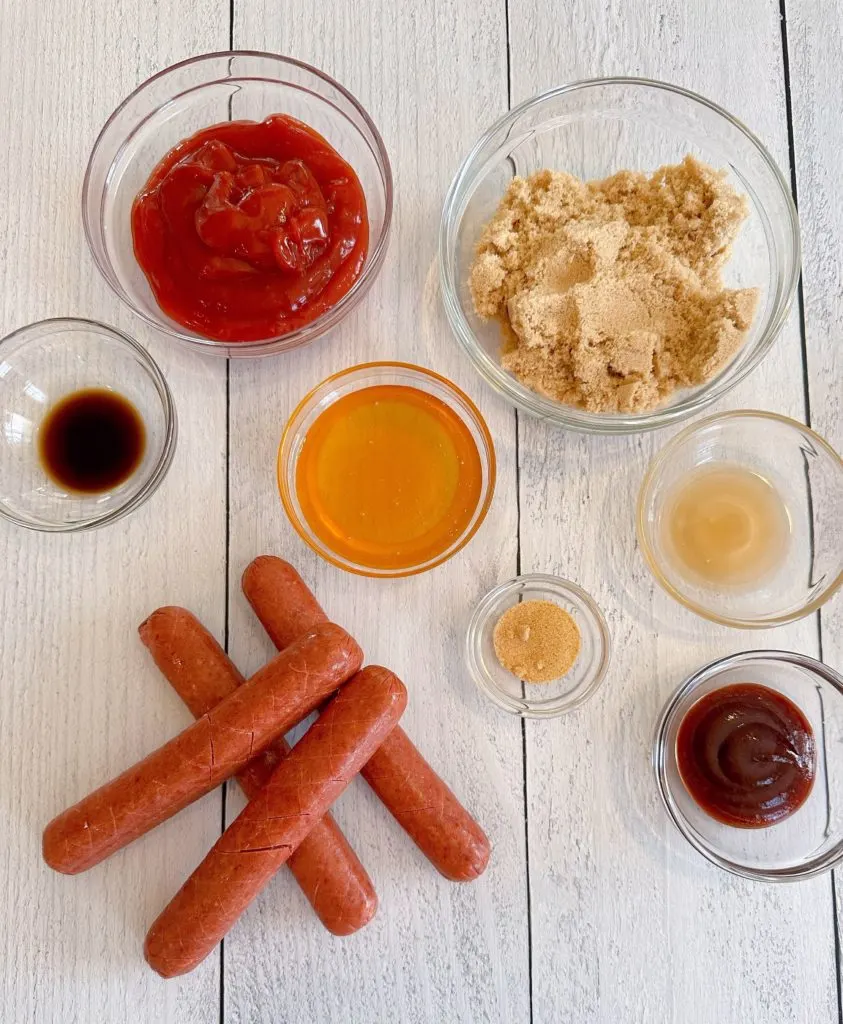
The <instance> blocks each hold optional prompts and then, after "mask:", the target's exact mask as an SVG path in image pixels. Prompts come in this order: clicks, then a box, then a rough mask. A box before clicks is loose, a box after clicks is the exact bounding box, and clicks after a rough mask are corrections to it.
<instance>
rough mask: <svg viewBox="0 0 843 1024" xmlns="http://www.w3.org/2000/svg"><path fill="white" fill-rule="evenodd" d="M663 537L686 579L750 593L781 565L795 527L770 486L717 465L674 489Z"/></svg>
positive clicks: (735, 469) (696, 472) (739, 470)
mask: <svg viewBox="0 0 843 1024" xmlns="http://www.w3.org/2000/svg"><path fill="white" fill-rule="evenodd" d="M662 534H663V543H664V547H665V550H666V552H667V553H668V555H669V556H670V558H671V561H673V563H674V566H675V568H676V569H677V570H678V571H679V572H681V573H682V574H683V575H685V576H687V577H689V578H691V579H693V580H695V581H696V582H699V583H702V584H704V585H708V586H723V587H746V586H752V585H753V584H757V583H760V582H762V581H763V580H764V579H765V578H767V577H769V576H771V575H772V574H773V573H774V572H775V570H776V569H778V568H779V567H780V566H781V565H782V564H783V562H784V560H785V558H786V556H787V550H788V546H789V544H790V534H791V524H790V516H789V514H788V511H787V507H786V505H785V503H784V501H782V498H781V495H780V494H779V492H778V491H777V490H776V488H775V487H774V486H773V484H771V483H770V481H769V480H767V479H766V478H765V477H763V476H761V475H760V474H759V473H755V472H753V470H751V469H748V468H746V467H744V466H738V465H730V464H728V463H713V464H710V465H707V466H703V467H701V468H700V469H697V470H694V471H692V472H691V473H689V474H688V475H687V476H686V477H684V478H683V479H681V480H680V481H679V482H678V483H677V484H676V485H675V486H674V488H673V490H672V492H671V493H670V494H669V495H668V496H667V498H666V499H665V506H664V512H663V514H662Z"/></svg>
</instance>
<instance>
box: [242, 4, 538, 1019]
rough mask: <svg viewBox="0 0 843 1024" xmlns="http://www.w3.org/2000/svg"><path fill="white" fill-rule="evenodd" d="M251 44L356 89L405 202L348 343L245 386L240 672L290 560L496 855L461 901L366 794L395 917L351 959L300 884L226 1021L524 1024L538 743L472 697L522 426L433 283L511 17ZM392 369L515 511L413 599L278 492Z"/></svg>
mask: <svg viewBox="0 0 843 1024" xmlns="http://www.w3.org/2000/svg"><path fill="white" fill-rule="evenodd" d="M234 42H235V45H236V46H237V47H245V48H248V47H261V48H266V49H270V50H276V51H279V52H282V53H289V54H293V55H295V56H296V57H298V58H300V59H302V60H305V61H309V62H311V63H313V64H315V65H316V66H317V67H320V68H322V69H323V70H325V71H327V72H328V73H329V74H331V75H334V76H335V77H336V78H337V79H338V80H339V81H340V82H342V83H343V84H344V85H345V86H346V87H348V88H349V89H350V90H351V91H352V92H353V93H354V94H355V95H356V96H357V97H358V98H359V99H360V100H361V102H362V103H363V105H364V106H365V107H366V108H367V109H368V110H369V112H370V113H371V115H372V117H373V119H374V121H375V123H376V124H377V125H378V127H379V128H380V130H381V132H382V134H383V136H384V139H385V142H386V146H387V149H388V151H389V154H390V158H391V160H392V167H393V172H394V175H395V184H396V202H395V220H394V233H393V236H392V241H391V245H390V251H389V253H388V256H387V260H386V263H385V265H384V268H383V271H382V273H381V275H380V277H379V279H378V280H377V282H376V283H375V285H374V287H373V289H372V291H371V293H370V294H369V296H368V297H367V298H366V300H365V301H364V302H363V304H362V306H361V307H359V308H358V309H357V311H355V313H353V314H352V315H351V316H350V317H349V319H348V320H347V321H346V322H345V323H344V324H343V325H342V326H341V327H340V328H339V329H338V330H336V331H335V332H334V333H333V334H332V335H330V336H328V337H326V338H323V339H321V340H320V341H318V342H316V343H315V344H314V345H312V346H311V347H309V348H307V349H304V350H300V351H297V352H294V353H291V354H290V355H288V356H285V357H283V358H278V359H272V360H267V361H262V362H255V363H250V364H248V365H246V364H239V363H233V364H232V370H231V373H232V377H231V424H232V429H231V437H232V451H231V494H232V501H231V639H232V645H231V649H232V654H233V657H234V658H235V660H236V661H237V662H238V664H240V667H241V668H242V669H244V670H245V671H249V670H250V669H251V668H253V667H254V665H255V664H256V663H257V662H259V661H260V660H261V659H263V658H265V657H266V656H267V654H268V653H269V650H270V647H269V644H268V643H267V642H266V640H265V639H264V638H263V637H262V636H261V635H260V630H259V627H258V626H257V624H256V622H255V621H254V619H253V617H252V615H251V613H250V612H249V611H248V609H247V607H246V604H245V601H244V599H243V598H242V595H241V594H240V593H239V578H240V574H241V573H242V571H243V569H244V568H245V566H246V564H247V563H248V562H249V560H250V559H251V558H252V557H254V556H255V555H256V554H258V553H260V552H263V551H269V552H273V553H277V554H281V555H283V556H284V557H285V558H288V559H290V560H291V561H292V562H293V563H294V564H295V565H296V566H297V567H298V568H299V569H300V571H301V572H302V574H303V576H304V577H305V579H306V580H307V582H308V583H309V584H310V585H311V586H312V587H313V588H314V589H315V591H316V593H317V596H318V597H319V598H320V600H321V601H322V603H323V604H324V606H325V608H326V610H327V611H328V613H329V615H331V616H332V617H334V618H336V619H337V620H338V621H339V622H340V623H341V624H343V625H345V626H346V627H347V628H349V629H350V630H351V631H352V633H353V634H354V635H355V636H356V637H357V638H358V640H359V641H360V642H361V643H362V644H363V646H364V648H365V650H366V653H367V657H368V660H369V661H371V662H376V663H380V664H383V665H385V666H387V667H388V668H391V669H392V670H393V671H395V672H396V673H397V674H398V675H399V676H400V677H401V679H402V680H403V681H404V682H405V684H406V685H407V688H408V690H409V693H410V703H409V707H408V710H407V712H406V714H405V716H404V719H403V721H402V724H403V725H404V726H405V728H406V731H407V733H408V734H409V735H410V737H411V738H412V739H413V740H414V741H415V742H416V743H417V745H418V746H419V748H420V749H421V751H422V753H423V754H424V755H425V756H426V757H427V758H428V759H429V760H430V762H431V764H432V765H433V766H434V768H435V769H436V770H437V771H438V772H439V773H440V774H441V775H442V776H443V777H444V779H445V780H446V782H448V783H449V784H450V785H451V786H452V788H453V789H454V790H455V791H456V793H457V795H458V796H459V797H460V799H461V800H463V801H464V803H465V804H466V806H467V807H468V808H469V810H471V811H472V812H473V813H474V814H475V815H476V816H477V818H478V819H479V821H480V822H481V824H482V825H483V827H484V828H485V829H486V830H487V832H488V833H489V836H490V838H491V841H492V845H493V853H492V860H491V864H490V866H489V869H488V871H487V872H486V874H485V875H484V876H483V877H482V878H480V879H479V880H478V881H476V882H473V883H471V884H467V885H455V884H454V883H451V882H448V881H446V880H445V879H443V878H441V877H439V876H438V875H437V874H436V872H435V871H434V870H433V868H432V867H431V866H430V864H428V862H427V861H426V860H425V859H424V858H423V857H422V856H421V854H420V853H419V852H418V851H417V850H416V849H415V847H414V846H413V845H412V843H411V842H410V841H409V840H408V838H407V837H406V836H405V835H404V834H403V833H402V832H401V830H400V829H399V828H398V827H397V826H396V825H395V823H394V821H393V820H392V818H391V817H390V816H389V814H388V812H387V811H386V810H385V809H384V808H383V807H382V806H381V805H380V804H379V803H378V801H377V800H376V799H375V797H374V796H373V794H372V793H371V792H370V791H369V790H368V789H367V787H366V786H365V785H363V784H362V783H361V782H359V781H358V782H356V783H355V784H354V785H353V786H352V787H351V788H350V790H349V792H347V793H346V794H345V795H344V796H343V798H342V800H341V801H340V802H339V804H338V805H337V807H336V808H335V812H336V817H337V820H338V822H339V823H340V825H341V826H342V828H343V830H344V831H345V832H346V835H347V836H348V838H349V840H350V841H351V843H352V845H353V846H354V849H355V850H356V851H357V852H358V854H359V856H360V858H361V860H362V861H363V863H364V864H365V866H366V868H367V870H368V871H369V872H370V874H371V876H372V879H373V881H374V883H375V887H376V888H377V890H378V896H379V900H380V906H379V910H378V914H377V916H376V917H375V919H374V921H373V922H372V923H371V924H370V925H368V926H367V927H366V928H364V929H363V930H362V931H361V932H359V933H358V934H356V935H353V936H350V937H348V938H346V939H341V940H340V939H335V938H332V937H331V936H330V935H328V934H327V933H325V931H324V930H323V929H322V928H320V926H319V924H318V922H317V921H316V920H315V919H314V918H313V916H312V914H311V913H310V910H309V908H308V907H307V906H306V904H305V903H304V900H303V899H302V897H301V895H300V894H299V893H298V892H296V891H295V889H294V887H292V886H291V885H289V883H288V880H287V879H286V878H283V877H278V878H276V879H274V881H273V883H272V885H271V886H270V887H269V888H268V890H267V891H266V892H265V893H264V894H263V896H262V897H261V898H260V899H259V900H258V902H257V903H256V904H255V905H254V906H253V907H252V908H251V909H250V911H249V912H248V913H247V914H246V915H245V917H244V918H243V919H242V920H241V921H240V923H239V925H238V927H237V928H236V929H235V930H234V931H233V932H232V933H231V934H230V935H229V937H228V938H227V939H226V941H225V954H224V969H225V1007H226V1019H227V1020H228V1021H231V1022H238V1024H264V1022H269V1021H276V1020H284V1021H289V1022H305V1021H307V1022H313V1024H323V1022H324V1024H327V1022H338V1021H343V1022H348V1024H381V1022H384V1024H385V1022H388V1021H394V1020H401V1021H406V1022H408V1024H409V1022H418V1024H421V1022H429V1024H434V1022H437V1024H438V1022H440V1021H448V1022H449V1024H459V1022H465V1024H469V1022H476V1024H483V1022H490V1024H491V1022H497V1021H500V1020H513V1021H519V1022H521V1021H526V1020H528V1018H529V986H528V975H527V971H528V965H527V958H528V945H527V921H526V874H525V860H524V817H523V814H524V811H523V804H522V792H523V779H522V770H521V769H522V757H521V732H520V727H519V725H518V723H517V722H516V721H514V720H512V719H510V718H507V717H505V716H501V715H499V714H497V713H496V712H495V711H494V710H493V709H491V707H490V706H489V705H488V704H486V703H485V702H484V701H483V700H482V698H480V697H479V696H478V694H477V693H476V692H475V691H474V688H473V685H472V683H471V682H470V680H469V679H468V677H467V675H466V672H465V670H464V668H463V658H462V640H463V631H464V628H465V625H466V620H467V617H468V615H469V613H470V609H471V607H472V605H473V603H474V602H475V601H476V600H477V599H478V598H479V597H480V595H481V594H482V593H483V592H484V591H485V590H486V589H487V588H488V587H490V586H492V585H493V584H495V583H497V582H499V581H501V580H503V579H506V578H508V577H510V576H512V575H514V573H515V551H516V543H515V538H516V503H515V473H514V470H515V453H514V448H513V440H514V420H513V415H512V413H511V411H510V410H509V409H508V408H507V407H506V406H504V405H503V404H502V403H501V402H499V401H497V400H496V399H495V398H494V397H493V396H491V395H490V394H489V393H488V392H487V391H484V390H483V388H482V387H480V386H479V383H478V381H477V380H476V379H475V378H474V376H473V375H472V372H471V369H470V367H469V366H468V365H467V363H466V362H465V361H464V360H463V359H462V358H461V357H460V355H459V354H458V352H457V348H456V343H455V342H454V340H453V339H452V337H451V335H450V332H449V329H448V326H447V323H446V321H445V318H444V314H443V312H442V309H441V303H440V299H439V295H438V284H437V272H436V267H435V255H436V239H437V230H438V223H439V215H440V211H441V206H442V201H443V199H444V194H445V190H446V188H447V185H448V183H449V181H450V178H451V176H452V174H453V172H454V171H455V170H456V167H457V165H458V163H459V161H460V159H461V158H462V156H463V154H464V153H465V152H466V151H467V149H468V147H469V146H470V145H471V143H472V141H473V139H474V137H475V135H476V134H477V130H478V127H479V126H480V125H481V124H485V123H488V122H489V121H490V120H491V119H492V118H493V117H494V116H495V115H496V114H497V113H498V111H499V110H500V109H502V108H503V107H504V106H505V104H506V40H505V24H504V8H503V4H502V3H501V2H499V0H494V2H493V0H489V2H484V0H477V2H474V3H472V5H471V7H470V9H469V8H468V7H467V6H466V5H465V4H461V3H459V0H444V2H441V0H440V2H436V3H432V2H429V0H425V2H423V3H420V4H413V3H401V4H395V3H392V2H391V0H377V2H375V3H371V4H369V5H367V7H366V11H365V15H363V13H362V12H361V9H360V7H359V5H358V4H355V3H353V2H351V0H340V2H336V3H331V4H328V3H319V4H315V5H314V4H311V3H305V2H303V0H293V2H290V3H285V4H276V3H270V2H263V0H238V2H237V5H236V19H235V32H234ZM390 358H397V359H404V360H407V361H410V362H417V363H421V364H422V365H427V366H433V367H435V368H436V369H437V370H439V371H440V372H442V373H444V374H446V375H447V376H449V377H451V378H452V379H454V380H455V381H456V382H457V383H458V384H459V385H461V386H463V387H465V389H466V390H467V391H468V392H469V394H471V395H472V397H475V398H476V399H478V400H479V403H480V406H481V409H482V411H483V413H484V415H485V416H486V417H487V419H488V422H489V426H490V428H491V430H492V431H493V433H494V435H495V438H496V443H497V447H498V460H499V477H498V486H497V496H496V499H495V502H494V505H493V508H492V511H491V513H490V515H489V517H488V519H487V521H486V523H485V525H484V526H483V528H482V531H481V532H480V534H479V535H478V536H477V538H476V539H475V540H474V541H473V542H472V543H471V544H470V545H469V546H468V547H467V548H466V549H465V550H464V551H463V552H461V553H460V554H459V555H458V556H457V557H455V558H454V559H453V560H452V561H451V562H449V563H448V564H446V565H444V566H442V567H440V568H439V569H436V570H434V571H432V572H430V573H426V574H424V575H422V576H418V577H414V578H411V579H408V580H403V581H393V582H388V581H380V580H367V579H363V578H355V577H352V576H349V575H346V574H344V573H342V572H341V571H339V570H337V569H334V568H332V567H330V566H328V565H326V564H324V563H322V562H320V561H319V560H318V559H317V558H316V557H315V556H314V555H313V554H311V553H310V551H309V550H308V549H306V548H305V547H304V545H303V544H302V543H301V542H300V541H298V540H297V539H296V538H295V536H294V535H293V533H292V531H291V529H290V528H289V526H288V524H287V522H286V518H285V516H284V513H283V511H282V509H281V506H280V502H279V499H278V494H277V490H276V485H275V479H274V462H275V452H276V448H277V445H278V440H279V436H280V433H281V429H282V427H283V424H284V422H285V420H286V417H287V416H288V415H289V413H290V412H291V411H292V408H293V407H294V405H295V404H296V402H297V401H298V399H299V398H300V397H301V396H302V395H303V394H304V393H305V392H306V391H307V390H308V389H309V388H310V387H312V386H313V385H314V384H316V383H318V382H319V381H320V380H321V379H322V378H324V377H325V376H327V375H328V374H329V373H331V372H334V371H337V370H339V369H341V368H343V367H346V366H350V365H353V364H354V363H358V362H363V361H365V360H367V359H390ZM233 802H234V801H232V800H230V801H229V804H231V803H233ZM237 806H239V805H237ZM234 809H235V810H236V807H235V808H234Z"/></svg>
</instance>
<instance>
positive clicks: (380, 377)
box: [278, 362, 495, 577]
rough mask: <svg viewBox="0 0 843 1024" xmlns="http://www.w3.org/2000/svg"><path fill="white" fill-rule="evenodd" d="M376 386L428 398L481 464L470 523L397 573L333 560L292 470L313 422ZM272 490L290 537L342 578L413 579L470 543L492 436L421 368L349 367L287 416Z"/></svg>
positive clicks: (483, 502)
mask: <svg viewBox="0 0 843 1024" xmlns="http://www.w3.org/2000/svg"><path fill="white" fill-rule="evenodd" d="M378 384H399V385H403V386H404V387H411V388H417V389H420V390H422V391H425V392H426V393H427V394H430V395H434V396H435V397H436V398H438V399H439V400H440V401H442V402H444V403H445V404H446V405H447V406H448V407H449V408H450V409H451V410H453V411H454V412H455V413H456V414H457V415H458V416H459V417H460V419H461V420H462V421H463V423H464V424H465V425H466V426H467V427H468V429H469V431H470V432H471V436H472V438H473V439H474V442H475V444H476V445H477V452H478V454H479V456H480V464H481V472H482V479H481V486H480V494H479V496H478V500H477V507H476V508H475V510H474V514H473V515H472V517H471V519H470V521H469V522H468V524H467V526H466V528H465V530H464V531H463V533H462V534H461V536H459V537H457V538H456V539H455V540H454V541H453V543H452V544H451V545H450V546H449V547H448V548H446V549H445V550H444V551H443V552H441V553H440V554H439V555H437V556H436V557H435V558H431V559H429V560H428V561H426V562H422V563H420V564H418V565H408V566H403V567H400V568H390V569H381V568H377V567H372V566H368V565H363V564H360V563H357V562H352V561H349V560H348V559H347V558H346V557H345V556H344V555H341V554H338V553H337V552H335V551H333V550H332V549H331V548H329V547H327V546H326V545H325V544H324V543H323V542H322V540H321V539H320V538H319V537H318V536H317V535H316V534H315V533H314V531H313V530H312V529H311V527H310V524H309V523H308V521H307V519H306V518H305V516H304V514H303V512H302V508H301V504H300V503H299V499H298V495H297V493H296V465H297V463H298V457H299V454H300V453H301V449H302V445H303V444H304V439H305V437H306V436H307V432H308V430H309V429H310V427H311V426H312V424H313V423H314V422H315V420H316V419H317V418H318V417H319V416H320V415H321V414H322V413H323V412H324V411H325V409H327V408H328V406H329V405H332V404H333V403H334V402H336V401H337V400H338V399H340V398H343V397H344V396H345V395H348V394H351V392H353V391H362V390H363V389H364V388H370V387H373V386H375V385H378ZM278 490H279V492H280V494H281V502H282V504H283V505H284V510H285V511H286V513H287V515H288V516H289V519H290V522H291V523H292V524H293V527H294V529H295V530H296V533H298V535H299V536H300V537H301V538H302V540H303V541H304V542H305V543H306V544H308V545H309V546H310V547H311V548H313V550H314V551H315V552H316V553H317V554H318V555H321V557H322V558H324V559H325V560H326V561H327V562H330V563H331V564H332V565H336V566H339V568H340V569H345V570H346V571H347V572H352V573H356V574H357V575H359V576H376V577H398V576H414V575H415V574H417V573H420V572H426V571H427V570H428V569H433V568H434V567H435V566H437V565H441V564H442V563H443V562H446V561H447V560H448V559H449V558H452V557H453V556H454V555H455V554H456V553H457V552H458V551H459V550H460V549H461V548H464V547H465V545H466V544H468V542H469V541H470V540H471V538H472V537H473V536H474V534H475V533H476V532H477V531H478V530H479V529H480V526H481V524H482V522H483V520H484V519H485V518H486V513H487V512H488V511H489V506H490V505H491V504H492V496H493V495H494V492H495V447H494V444H493V443H492V435H491V434H490V433H489V428H488V427H487V426H486V421H485V420H484V419H483V416H482V415H481V413H480V410H479V409H478V408H477V406H476V405H475V404H474V402H472V401H471V399H470V398H469V397H468V395H466V394H463V392H462V391H460V389H459V388H458V387H457V386H456V385H455V384H453V383H451V381H449V380H448V379H447V378H445V377H442V376H440V375H439V374H438V373H434V372H433V370H428V369H426V368H425V367H423V366H412V365H410V364H409V363H395V362H376V363H362V364H360V365H359V366H352V367H349V369H347V370H341V371H340V372H339V373H335V374H333V375H332V376H331V377H328V378H326V379H325V380H323V381H322V383H321V384H318V385H317V386H316V387H315V388H314V389H313V390H312V391H311V392H309V393H308V394H307V395H305V397H304V398H303V399H302V400H301V402H299V404H298V406H297V407H296V408H295V410H294V411H293V414H292V415H291V416H290V419H289V420H288V421H287V426H286V427H285V428H284V433H283V435H282V437H281V444H280V445H279V448H278Z"/></svg>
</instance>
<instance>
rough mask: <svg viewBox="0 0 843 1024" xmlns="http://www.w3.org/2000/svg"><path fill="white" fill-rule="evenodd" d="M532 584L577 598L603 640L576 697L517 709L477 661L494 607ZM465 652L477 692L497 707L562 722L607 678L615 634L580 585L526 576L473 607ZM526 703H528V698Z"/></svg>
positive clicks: (489, 593) (536, 574)
mask: <svg viewBox="0 0 843 1024" xmlns="http://www.w3.org/2000/svg"><path fill="white" fill-rule="evenodd" d="M531 583H532V584H538V585H541V586H542V587H543V588H544V589H545V590H546V591H548V592H550V593H553V594H554V595H558V594H559V593H560V592H561V593H562V594H568V595H571V596H572V597H573V598H575V599H576V602H577V603H578V604H581V605H582V606H584V608H585V610H586V612H587V613H588V615H589V617H590V618H591V620H592V622H593V624H594V626H595V627H596V632H597V635H598V637H599V638H600V649H599V651H598V656H597V658H596V659H595V662H594V665H593V666H591V667H590V669H589V673H588V674H587V675H586V677H585V679H586V680H587V682H584V683H583V684H582V685H581V686H580V688H579V689H578V690H577V691H575V693H574V694H573V695H566V696H564V697H560V698H558V699H557V701H556V702H554V704H553V705H551V706H550V707H548V706H544V707H536V706H530V707H526V708H525V707H514V706H513V703H511V702H510V701H509V700H506V699H504V697H503V696H502V695H501V692H500V689H499V688H498V687H497V686H495V685H494V683H493V682H492V680H491V679H490V677H489V676H488V674H487V673H486V672H484V671H483V670H482V668H481V667H480V661H479V658H478V657H477V650H478V645H479V643H480V637H481V634H482V628H483V625H484V623H485V622H486V619H487V618H488V616H489V614H490V612H491V610H492V608H493V607H494V605H495V603H496V602H497V601H498V600H499V599H500V598H501V597H503V596H504V595H505V594H507V593H508V592H510V591H512V590H514V589H516V588H518V587H522V586H523V585H524V584H531ZM463 650H464V654H465V659H466V663H467V665H468V671H469V675H470V676H471V678H472V679H473V680H474V683H475V685H476V686H477V688H478V689H479V690H482V691H483V693H484V694H485V695H486V696H487V697H488V698H489V699H490V700H491V701H492V703H493V704H494V705H495V706H496V707H498V708H500V709H501V710H502V711H506V712H508V713H509V714H511V715H515V716H516V717H518V718H534V719H545V718H560V717H561V716H562V715H566V714H568V713H569V712H571V711H576V710H577V709H578V708H580V707H582V706H583V704H585V703H586V702H587V701H588V700H590V699H591V698H592V697H593V696H594V694H595V693H596V691H597V690H598V688H599V687H600V685H601V683H602V682H603V680H604V679H605V678H606V673H607V672H608V669H609V663H610V662H611V658H612V634H611V633H610V632H609V626H608V624H607V622H606V618H605V616H604V615H603V612H602V611H601V610H600V607H599V605H598V604H597V602H596V601H595V600H594V598H593V597H592V596H591V594H589V593H588V591H586V590H584V589H583V588H582V587H581V586H580V585H579V584H578V583H574V582H573V580H569V579H566V578H565V577H564V576H555V575H552V574H550V573H542V572H533V573H523V574H519V575H518V576H515V577H513V578H512V579H510V580H506V581H505V582H503V583H499V584H498V585H497V586H495V587H492V589H491V590H488V591H487V592H486V593H485V594H483V596H482V597H481V598H480V600H479V601H478V602H477V604H476V605H475V606H474V609H473V611H472V613H471V617H470V619H469V621H468V626H467V627H466V631H465V642H464V645H463ZM524 700H525V701H526V698H524Z"/></svg>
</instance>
